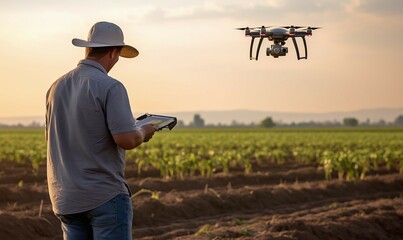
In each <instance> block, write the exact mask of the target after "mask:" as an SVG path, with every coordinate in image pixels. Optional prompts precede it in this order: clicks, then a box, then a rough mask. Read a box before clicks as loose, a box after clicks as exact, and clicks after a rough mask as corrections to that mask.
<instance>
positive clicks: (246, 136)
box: [0, 129, 403, 179]
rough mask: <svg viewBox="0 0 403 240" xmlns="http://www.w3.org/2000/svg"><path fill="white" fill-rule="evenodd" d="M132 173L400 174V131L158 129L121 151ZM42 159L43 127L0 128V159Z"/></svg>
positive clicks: (344, 176) (402, 160)
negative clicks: (273, 168) (313, 169)
mask: <svg viewBox="0 0 403 240" xmlns="http://www.w3.org/2000/svg"><path fill="white" fill-rule="evenodd" d="M126 157H127V160H128V164H136V166H137V169H138V172H139V173H140V174H141V172H142V171H144V170H147V169H150V168H153V169H158V170H159V171H160V174H161V176H163V177H178V178H184V177H186V176H193V175H196V174H200V175H202V176H206V177H209V176H211V175H212V174H214V173H215V172H217V171H222V172H225V173H228V172H229V171H230V170H231V169H234V168H237V169H243V170H244V171H245V173H246V174H248V173H251V172H252V171H253V170H254V169H253V168H258V167H260V166H268V165H270V164H285V163H290V162H291V163H298V164H303V165H313V166H317V167H321V168H323V171H324V176H325V178H327V179H330V178H332V177H333V176H338V177H339V178H340V179H359V178H364V177H365V175H366V174H367V173H368V172H369V171H376V170H378V169H379V168H380V167H382V168H386V169H390V170H396V171H400V173H402V174H403V130H359V131H357V130H338V131H336V130H267V129H260V130H257V129H243V130H237V129H226V130H217V129H216V130H181V129H175V130H174V131H161V132H158V133H156V135H155V136H154V138H153V139H152V140H151V141H150V142H149V143H146V144H143V145H141V146H140V147H139V148H136V149H134V150H130V151H127V153H126ZM4 160H7V161H15V162H19V163H27V162H30V163H31V164H32V167H33V170H34V171H36V170H37V169H38V166H39V165H40V164H43V163H45V160H46V141H45V140H44V134H43V131H21V130H19V131H0V161H4Z"/></svg>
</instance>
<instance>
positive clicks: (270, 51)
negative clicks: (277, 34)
mask: <svg viewBox="0 0 403 240" xmlns="http://www.w3.org/2000/svg"><path fill="white" fill-rule="evenodd" d="M287 53H288V48H287V47H283V46H281V45H271V48H267V49H266V55H267V56H270V55H271V56H273V57H275V58H278V57H279V56H285V55H286V54H287Z"/></svg>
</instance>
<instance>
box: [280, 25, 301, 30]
mask: <svg viewBox="0 0 403 240" xmlns="http://www.w3.org/2000/svg"><path fill="white" fill-rule="evenodd" d="M280 27H281V28H286V29H289V28H295V29H298V28H303V27H302V26H293V25H291V26H280Z"/></svg>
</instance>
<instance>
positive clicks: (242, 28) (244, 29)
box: [235, 27, 250, 31]
mask: <svg viewBox="0 0 403 240" xmlns="http://www.w3.org/2000/svg"><path fill="white" fill-rule="evenodd" d="M246 29H250V28H249V27H244V28H235V30H242V31H244V30H246Z"/></svg>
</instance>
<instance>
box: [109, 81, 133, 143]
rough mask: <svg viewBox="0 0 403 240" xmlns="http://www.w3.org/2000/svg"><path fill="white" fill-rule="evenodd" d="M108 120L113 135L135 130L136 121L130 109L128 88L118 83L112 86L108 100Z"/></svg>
mask: <svg viewBox="0 0 403 240" xmlns="http://www.w3.org/2000/svg"><path fill="white" fill-rule="evenodd" d="M105 114H106V120H107V124H108V128H109V131H110V132H111V134H112V135H115V134H120V133H125V132H131V131H134V130H135V120H134V118H133V114H132V111H131V108H130V102H129V98H128V96H127V91H126V88H125V87H124V86H123V84H122V83H120V82H117V83H116V84H114V85H113V86H112V88H111V89H110V90H109V92H108V94H107V99H106V111H105Z"/></svg>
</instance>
